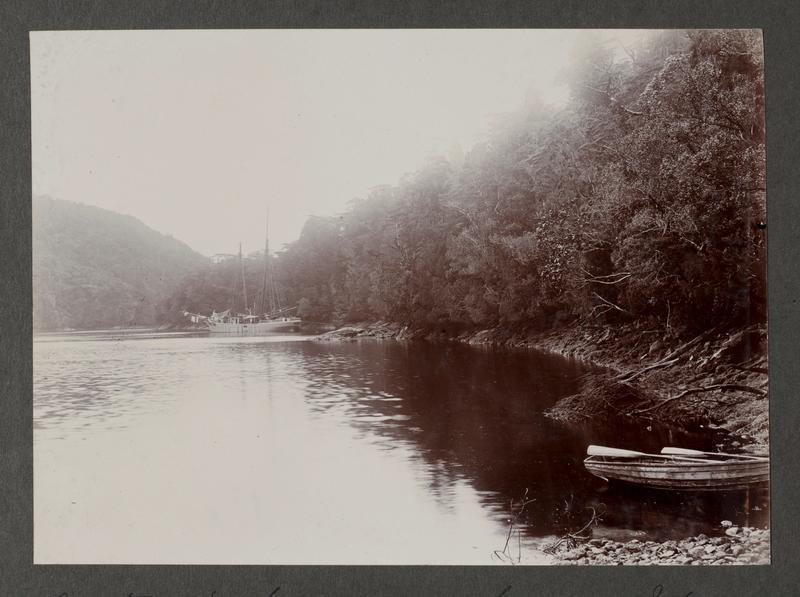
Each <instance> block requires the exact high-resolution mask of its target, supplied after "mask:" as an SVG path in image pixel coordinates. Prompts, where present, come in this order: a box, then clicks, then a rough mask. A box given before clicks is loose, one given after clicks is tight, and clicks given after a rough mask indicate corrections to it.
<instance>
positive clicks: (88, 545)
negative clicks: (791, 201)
mask: <svg viewBox="0 0 800 597" xmlns="http://www.w3.org/2000/svg"><path fill="white" fill-rule="evenodd" d="M30 68H31V71H30V72H31V137H32V188H33V196H32V204H31V205H32V207H31V209H32V270H33V272H32V273H33V281H32V282H33V306H32V308H33V426H34V429H33V499H34V501H33V522H34V528H33V561H34V563H35V564H103V565H109V564H215V565H294V564H320V565H369V564H381V565H445V564H447V565H496V566H526V565H544V566H572V565H590V566H614V565H638V566H655V565H670V566H684V565H701V566H711V565H725V566H727V565H763V564H769V563H770V561H771V550H770V498H769V481H770V459H769V387H768V381H769V367H768V354H767V280H766V256H767V253H766V251H767V234H766V232H767V230H766V228H767V226H766V209H767V207H766V182H765V176H766V157H765V121H764V59H763V41H762V34H761V31H760V30H749V29H748V30H741V29H710V30H709V29H696V30H655V29H653V30H633V29H613V30H610V29H507V30H500V29H438V30H437V29H424V30H423V29H419V30H417V29H405V30H404V29H386V30H377V29H360V30H352V29H351V30H345V29H330V30H324V29H307V30H303V29H282V30H279V29H269V30H267V29H264V30H261V29H250V30H191V29H187V30H136V31H133V30H107V31H77V30H75V31H35V32H32V33H31V34H30ZM26 195H27V193H26ZM26 279H27V274H26ZM25 337H26V338H29V335H28V334H27V332H26V335H25ZM775 364H776V371H779V370H780V367H779V366H778V363H777V362H776V363H775ZM25 428H26V429H27V428H29V426H28V425H27V424H26V425H25ZM776 442H777V440H776ZM776 445H778V443H776ZM776 501H777V500H776ZM777 551H778V550H777V549H776V553H777Z"/></svg>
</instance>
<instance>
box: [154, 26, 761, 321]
mask: <svg viewBox="0 0 800 597" xmlns="http://www.w3.org/2000/svg"><path fill="white" fill-rule="evenodd" d="M572 64H573V67H572V68H571V69H570V70H569V71H568V72H565V73H564V75H563V76H564V80H565V82H566V83H567V84H568V86H569V89H570V92H571V99H570V101H569V103H568V104H567V106H566V107H564V108H560V109H557V110H556V109H552V108H547V107H545V106H542V105H540V104H537V103H536V102H534V101H530V102H528V103H527V105H526V106H525V107H524V108H522V109H520V110H519V111H517V112H515V113H513V114H507V115H504V116H502V117H498V118H497V119H496V121H495V122H494V123H493V124H492V127H491V131H490V133H489V134H488V136H487V138H486V140H485V141H484V142H481V143H479V144H478V145H476V146H475V147H473V148H472V149H471V150H470V151H468V152H467V153H466V154H465V155H458V156H456V155H453V156H451V157H449V158H444V157H439V158H433V159H430V160H429V161H428V162H427V163H426V165H425V166H424V167H422V168H421V169H420V170H419V171H417V172H414V173H411V174H408V175H406V176H404V177H403V178H402V179H401V180H400V181H399V182H398V183H397V184H396V185H394V186H383V187H379V188H375V189H372V191H371V192H370V193H369V195H368V196H367V197H366V198H361V199H357V200H355V201H353V202H352V203H351V205H350V206H349V208H348V210H347V211H346V212H345V213H343V214H341V215H339V216H337V217H328V218H322V217H312V218H310V219H309V220H308V221H307V223H306V225H305V227H304V229H303V231H302V234H301V236H300V238H299V239H298V240H297V241H296V242H294V243H292V244H290V245H288V246H287V247H286V248H285V250H283V251H282V252H281V253H279V254H278V255H277V256H276V257H274V266H275V271H276V274H277V277H278V280H279V282H280V285H281V288H282V291H283V293H284V296H285V302H286V303H287V304H292V305H294V304H297V305H298V312H299V314H300V315H301V316H302V317H304V318H305V319H309V320H317V321H336V322H344V321H367V320H377V319H381V320H390V321H396V322H405V323H410V324H413V325H420V326H438V327H469V326H496V325H508V326H527V327H542V328H543V327H551V326H553V325H559V324H562V323H565V322H567V321H572V320H575V319H592V320H597V321H605V322H614V321H633V320H642V319H652V320H654V321H657V322H658V323H659V325H661V326H663V327H664V328H665V329H666V330H667V331H668V332H670V331H672V332H675V333H678V334H682V333H685V332H688V331H693V330H696V329H698V328H703V329H704V328H707V327H710V326H712V325H722V326H734V325H742V324H747V323H754V322H761V321H764V320H765V317H766V315H765V302H766V301H765V230H764V229H763V228H764V222H765V221H766V220H765V188H764V184H765V183H764V176H765V171H764V163H765V155H764V93H763V60H762V49H761V38H760V35H759V34H758V33H757V32H750V31H735V30H730V31H692V32H688V33H687V32H674V31H673V32H663V33H655V34H652V35H650V36H648V37H647V38H646V39H645V40H644V41H643V42H642V43H641V44H640V45H639V46H638V47H635V48H634V47H623V46H621V44H620V43H619V42H613V41H611V42H608V41H607V42H603V41H601V40H600V39H599V38H597V37H595V38H591V37H590V36H587V37H586V39H585V41H584V42H583V43H582V45H581V46H580V47H577V48H575V50H574V55H573V62H572ZM309 175H313V173H309ZM259 259H263V257H262V258H258V259H253V260H248V264H247V269H248V271H249V272H250V276H251V278H252V280H248V284H252V285H253V288H258V287H260V284H259V279H260V278H259V276H260V274H259V268H260V267H261V266H260V265H259V264H260V263H261V261H259ZM250 261H252V263H250ZM234 270H235V267H234V265H233V264H230V263H229V264H218V265H216V266H210V267H209V268H207V269H206V270H203V271H199V272H197V273H195V274H193V275H192V276H190V277H188V278H187V279H186V280H184V283H183V284H182V286H181V288H180V289H179V290H178V292H177V293H176V294H175V295H173V296H172V297H171V299H170V300H169V301H168V302H167V305H166V307H165V311H170V310H172V312H176V311H177V310H180V309H184V308H185V309H189V310H194V311H204V310H205V311H208V310H210V308H212V307H213V308H217V309H220V308H225V307H226V306H227V305H229V304H230V292H231V285H232V284H233V283H234V278H235V271H234Z"/></svg>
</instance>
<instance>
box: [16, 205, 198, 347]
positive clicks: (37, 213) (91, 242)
mask: <svg viewBox="0 0 800 597" xmlns="http://www.w3.org/2000/svg"><path fill="white" fill-rule="evenodd" d="M32 232H33V235H32V239H33V325H34V329H35V330H38V331H43V330H62V329H88V328H104V327H112V326H128V325H153V324H156V323H158V322H159V321H160V320H161V319H163V317H164V314H163V313H162V312H160V311H159V308H158V307H159V304H160V303H161V302H162V301H163V300H164V298H165V297H166V296H169V295H171V294H172V293H173V292H174V291H175V288H176V286H178V284H179V282H180V280H181V278H182V277H183V276H184V275H185V273H186V272H187V271H189V270H193V269H195V268H197V267H201V266H203V265H204V264H205V262H206V260H205V259H204V258H203V257H202V256H200V255H199V254H197V253H195V252H194V251H192V250H191V249H190V248H189V247H188V246H186V245H185V244H183V243H182V242H180V241H178V240H175V239H174V238H172V237H169V236H165V235H163V234H160V233H158V232H156V231H155V230H152V229H150V228H148V227H147V226H145V225H144V224H143V223H142V222H140V221H139V220H137V219H135V218H132V217H130V216H123V215H120V214H116V213H113V212H110V211H107V210H104V209H100V208H97V207H90V206H88V205H81V204H78V203H72V202H69V201H60V200H56V199H50V198H48V197H34V199H33V231H32Z"/></svg>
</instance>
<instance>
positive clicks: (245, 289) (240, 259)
mask: <svg viewBox="0 0 800 597" xmlns="http://www.w3.org/2000/svg"><path fill="white" fill-rule="evenodd" d="M239 264H240V265H241V266H242V296H243V298H244V311H247V282H246V281H245V278H244V259H242V243H241V242H239Z"/></svg>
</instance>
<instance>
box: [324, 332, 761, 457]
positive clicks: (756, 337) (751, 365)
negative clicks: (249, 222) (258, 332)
mask: <svg viewBox="0 0 800 597" xmlns="http://www.w3.org/2000/svg"><path fill="white" fill-rule="evenodd" d="M363 338H378V339H395V340H428V341H457V342H465V343H468V344H473V345H490V346H497V347H508V348H528V349H536V350H543V351H546V352H551V353H555V354H559V355H562V356H564V357H568V358H576V359H581V360H583V361H586V362H588V363H590V364H592V365H594V366H596V367H597V368H598V370H597V372H596V373H593V374H591V375H588V376H586V379H585V381H584V384H583V388H582V390H581V391H580V392H579V393H577V394H574V395H572V396H567V397H565V398H563V399H561V400H560V401H559V402H558V403H557V404H555V405H554V406H553V407H552V408H551V409H550V410H549V411H548V413H547V414H548V416H550V417H551V418H553V419H556V420H559V421H562V422H565V423H570V422H579V421H581V420H584V419H587V418H602V417H619V416H624V417H632V418H635V419H638V420H641V421H642V422H643V424H647V422H652V421H665V422H669V423H671V424H674V425H678V426H681V427H685V428H689V429H691V428H695V429H696V428H700V427H704V428H711V429H720V430H724V431H725V432H727V433H728V434H729V435H730V441H731V445H730V446H729V447H730V448H734V449H743V450H752V451H760V452H763V451H764V450H765V449H766V446H767V445H768V442H769V419H768V411H769V401H768V399H767V385H768V369H767V354H766V342H767V333H766V329H765V328H763V327H758V326H753V327H750V328H739V329H735V330H725V331H717V330H714V329H711V330H708V331H706V332H704V333H702V334H699V335H696V336H694V337H691V338H688V339H687V338H681V339H678V338H676V337H674V336H670V335H669V334H665V333H664V330H663V329H659V328H656V327H655V326H652V327H649V326H647V325H645V324H641V323H638V324H627V325H617V326H592V325H588V324H573V325H571V326H568V327H565V328H561V329H558V330H554V331H549V332H539V331H535V330H525V329H522V330H510V329H507V328H492V329H486V330H452V329H450V330H448V329H431V328H421V327H413V326H407V325H402V324H397V323H389V322H375V323H362V324H357V325H350V326H345V327H341V328H339V329H337V330H334V331H332V332H328V333H325V334H322V335H321V336H319V338H318V339H319V340H320V341H348V340H349V341H352V340H358V339H363Z"/></svg>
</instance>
